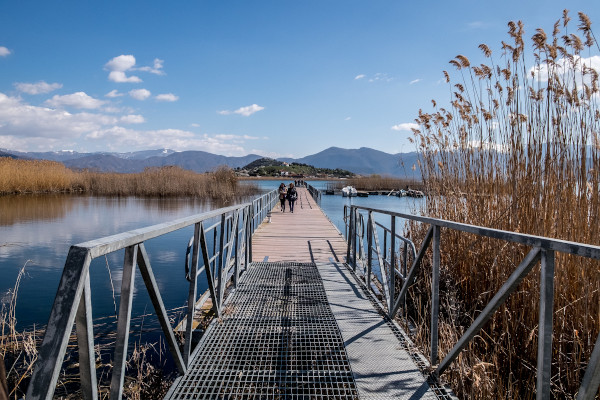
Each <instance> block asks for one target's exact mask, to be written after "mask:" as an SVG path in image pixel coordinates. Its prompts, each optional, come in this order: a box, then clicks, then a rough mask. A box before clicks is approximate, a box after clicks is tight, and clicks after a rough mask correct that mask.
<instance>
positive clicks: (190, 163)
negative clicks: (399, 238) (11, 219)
mask: <svg viewBox="0 0 600 400" xmlns="http://www.w3.org/2000/svg"><path fill="white" fill-rule="evenodd" d="M0 152H1V153H2V154H6V155H7V156H12V157H19V158H32V159H45V160H52V161H59V162H62V163H64V164H65V165H66V166H67V167H70V168H75V169H94V170H97V171H103V172H141V171H143V170H144V169H145V168H147V167H162V166H167V165H176V166H179V167H181V168H185V169H189V170H192V171H196V172H207V171H212V170H214V169H215V168H217V167H219V166H222V165H226V166H228V167H230V168H238V167H239V168H242V167H245V166H247V165H248V164H250V163H252V162H253V161H256V160H259V159H261V158H263V157H261V156H259V155H256V154H249V155H247V156H243V157H226V156H221V155H217V154H212V153H207V152H205V151H181V152H175V151H173V150H169V149H157V150H146V151H138V152H130V153H108V152H102V153H78V152H75V151H56V152H27V153H26V152H17V151H11V150H7V149H0ZM417 159H418V156H417V153H400V154H389V153H385V152H382V151H378V150H374V149H370V148H367V147H361V148H360V149H342V148H339V147H330V148H328V149H325V150H323V151H321V152H319V153H317V154H313V155H310V156H306V157H302V158H298V159H292V158H280V159H278V160H277V161H278V162H283V161H285V162H288V163H293V162H296V163H301V164H307V165H312V166H314V167H316V168H328V169H332V170H335V169H341V170H347V171H350V172H353V173H355V174H360V175H372V174H378V175H389V176H394V177H407V178H415V179H420V177H421V174H420V171H419V169H418V166H417V165H418V164H417ZM270 160H272V159H270ZM272 165H274V164H272ZM413 166H414V169H413Z"/></svg>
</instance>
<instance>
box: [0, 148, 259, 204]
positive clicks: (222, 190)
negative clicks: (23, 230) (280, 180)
mask: <svg viewBox="0 0 600 400" xmlns="http://www.w3.org/2000/svg"><path fill="white" fill-rule="evenodd" d="M53 192H69V193H88V194H93V195H102V196H148V197H172V196H186V197H200V198H211V199H218V200H229V199H231V198H233V197H235V196H245V195H251V194H255V193H256V188H255V187H254V186H252V185H238V181H237V178H236V176H235V173H234V172H233V171H232V170H230V169H229V168H226V167H221V168H218V169H217V170H215V171H213V172H211V173H206V174H198V173H195V172H193V171H188V170H184V169H182V168H179V167H175V166H167V167H161V168H147V169H146V170H144V172H140V173H133V174H120V173H102V172H93V171H87V170H84V171H80V172H75V171H72V170H70V169H68V168H66V167H65V166H64V165H63V164H61V163H59V162H54V161H46V160H14V159H11V158H5V157H4V158H0V195H1V194H17V193H53Z"/></svg>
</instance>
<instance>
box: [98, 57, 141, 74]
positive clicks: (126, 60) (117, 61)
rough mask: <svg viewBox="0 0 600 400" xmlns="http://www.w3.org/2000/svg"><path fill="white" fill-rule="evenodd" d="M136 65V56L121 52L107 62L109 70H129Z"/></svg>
mask: <svg viewBox="0 0 600 400" xmlns="http://www.w3.org/2000/svg"><path fill="white" fill-rule="evenodd" d="M134 66H135V57H134V56H133V55H131V54H127V55H125V54H121V55H120V56H117V57H115V58H113V59H112V60H110V61H109V62H107V63H106V65H105V67H106V68H107V69H108V70H109V71H123V72H125V71H127V70H129V69H131V68H133V67H134Z"/></svg>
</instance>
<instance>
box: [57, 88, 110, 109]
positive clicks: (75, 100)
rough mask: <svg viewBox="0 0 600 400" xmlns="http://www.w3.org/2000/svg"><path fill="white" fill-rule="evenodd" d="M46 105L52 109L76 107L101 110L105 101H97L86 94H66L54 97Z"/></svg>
mask: <svg viewBox="0 0 600 400" xmlns="http://www.w3.org/2000/svg"><path fill="white" fill-rule="evenodd" d="M45 104H47V105H49V106H50V107H57V108H60V107H64V106H68V107H75V108H86V109H95V108H99V107H100V106H102V104H104V101H102V100H98V99H95V98H93V97H91V96H88V95H87V94H86V93H85V92H76V93H73V94H66V95H64V96H60V95H54V96H53V97H52V98H51V99H49V100H46V102H45Z"/></svg>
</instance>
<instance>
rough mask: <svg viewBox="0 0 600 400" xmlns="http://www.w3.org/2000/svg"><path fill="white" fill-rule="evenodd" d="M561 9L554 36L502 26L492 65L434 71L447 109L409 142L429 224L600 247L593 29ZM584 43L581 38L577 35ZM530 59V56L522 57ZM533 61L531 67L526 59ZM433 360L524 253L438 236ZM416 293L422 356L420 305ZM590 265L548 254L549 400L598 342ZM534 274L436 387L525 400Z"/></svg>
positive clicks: (599, 282)
mask: <svg viewBox="0 0 600 400" xmlns="http://www.w3.org/2000/svg"><path fill="white" fill-rule="evenodd" d="M569 21H570V17H569V15H568V11H567V10H565V12H564V13H563V16H562V18H561V19H560V20H559V21H557V22H556V23H555V24H554V29H553V32H552V34H551V35H548V34H546V32H544V30H542V29H537V30H536V31H535V34H534V35H533V36H532V37H531V48H529V45H526V41H527V37H526V35H525V31H524V27H523V24H522V23H521V22H520V21H519V22H516V23H515V22H510V23H509V24H508V27H509V30H508V35H509V40H507V42H504V41H503V42H502V51H501V54H500V55H499V56H493V55H492V50H491V49H490V47H488V46H487V45H485V44H481V45H480V46H479V48H480V50H481V51H482V52H483V57H484V59H485V60H486V61H485V63H483V64H480V65H474V64H471V62H470V61H469V59H468V58H467V57H466V56H464V55H458V56H457V57H456V58H455V59H454V60H452V61H450V64H451V65H452V66H453V67H454V68H455V69H456V72H455V73H453V74H452V77H451V74H450V73H448V72H446V71H444V76H445V78H446V82H447V83H448V84H449V89H450V104H449V105H448V106H447V107H438V105H437V102H436V101H434V100H432V104H433V108H434V110H433V111H432V112H430V113H426V112H422V111H420V112H419V117H418V119H417V122H418V123H419V124H420V129H416V130H414V133H415V142H416V144H417V147H418V149H419V151H420V154H421V169H422V172H423V178H424V183H425V185H426V190H427V192H428V193H429V194H430V196H428V197H427V200H426V206H425V210H424V212H425V213H426V214H427V215H430V216H432V217H439V218H443V219H447V220H453V221H458V222H464V223H468V224H475V225H482V226H486V227H491V228H498V229H504V230H509V231H515V232H522V233H529V234H534V235H541V236H548V237H554V238H560V239H565V240H571V241H576V242H582V243H590V244H596V245H598V244H600V236H599V233H600V225H599V224H598V216H599V214H600V164H599V161H600V147H599V145H600V142H599V141H598V139H599V138H598V133H599V132H600V109H599V107H598V101H599V95H600V91H599V87H598V76H599V71H598V70H597V69H595V68H598V66H597V65H596V66H595V68H594V67H593V66H592V64H591V60H592V59H591V57H592V56H593V55H596V56H597V52H598V50H599V48H598V45H597V44H596V41H595V38H594V35H593V32H592V30H591V27H590V26H591V22H590V20H589V18H588V17H587V16H586V15H585V14H583V13H579V25H578V26H577V29H573V28H572V23H571V24H569ZM579 35H581V36H579ZM528 54H532V56H528ZM530 57H532V58H531V59H530ZM441 251H442V255H443V258H442V268H443V271H442V283H441V285H442V290H443V293H444V294H443V296H444V298H443V299H442V303H443V304H442V312H441V318H442V320H441V325H440V335H441V336H440V339H441V340H442V343H441V344H440V345H441V349H440V350H441V353H442V356H443V355H444V354H445V353H446V352H447V351H448V350H449V349H450V348H451V347H452V345H453V344H454V343H455V342H456V340H457V338H458V337H460V335H461V334H462V333H463V332H464V331H465V329H466V328H467V327H468V326H469V325H470V323H471V322H472V321H473V319H474V318H475V317H476V316H477V314H478V313H479V311H480V310H481V309H482V308H483V307H484V306H485V304H487V303H488V301H489V300H490V299H491V297H492V296H493V295H494V293H495V292H496V291H497V290H498V289H499V288H500V286H501V285H502V283H504V282H505V281H506V279H507V277H508V276H509V275H510V273H511V272H512V271H513V270H514V269H515V267H516V266H517V265H518V264H519V262H520V261H521V260H522V259H523V257H524V255H525V254H526V251H527V249H525V248H523V247H519V246H513V245H509V244H506V243H504V242H501V241H494V240H484V239H481V238H477V237H474V236H469V235H465V234H458V233H455V232H452V231H446V230H443V231H442V243H441ZM419 290H422V291H424V293H427V291H426V290H425V289H424V288H423V287H421V288H415V290H414V291H413V293H412V296H413V297H412V299H413V314H412V317H413V318H414V320H415V323H416V324H417V325H419V326H421V327H422V328H423V329H421V330H420V332H421V333H420V341H421V343H422V344H423V346H424V347H427V344H426V343H427V339H428V335H429V333H428V332H427V330H426V329H425V326H426V325H427V321H428V318H429V315H428V311H427V310H428V300H427V298H426V295H423V296H421V295H420V293H419ZM599 292H600V265H599V263H598V262H595V261H590V260H589V259H581V258H578V257H571V256H564V255H558V257H557V262H556V273H555V304H554V344H553V357H552V387H551V390H552V393H553V395H554V396H555V397H557V398H572V397H573V396H574V394H575V393H576V392H577V390H578V387H579V384H580V382H581V379H582V377H583V373H584V371H585V366H586V363H587V360H588V359H589V356H590V353H591V351H592V349H593V346H594V342H595V340H596V337H597V335H598V332H599V330H600V322H599V321H600V295H599ZM538 299H539V268H538V269H537V270H535V269H534V271H533V272H532V273H531V274H530V276H529V277H528V278H527V279H525V280H524V281H523V282H522V283H521V285H520V287H519V289H518V291H517V292H516V293H514V294H513V295H511V296H510V297H509V299H508V301H507V302H506V304H505V305H504V306H503V307H502V308H501V309H499V310H498V311H497V312H496V313H495V315H494V317H493V318H492V320H491V321H490V322H489V323H488V324H487V325H486V326H485V328H484V330H483V331H482V332H481V334H480V335H478V336H477V337H476V338H475V339H474V340H473V342H472V343H471V345H470V346H469V348H467V349H466V350H465V351H463V353H462V354H461V356H460V357H459V359H458V360H457V361H456V362H455V363H454V365H453V366H452V367H451V369H450V370H448V371H447V372H446V373H445V375H444V376H443V378H444V379H446V380H448V381H450V382H451V383H452V385H453V387H454V389H455V391H456V392H457V393H458V394H459V395H460V396H461V397H464V398H475V399H489V398H533V397H535V375H536V353H537V339H538V337H537V335H538V330H537V324H538Z"/></svg>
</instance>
